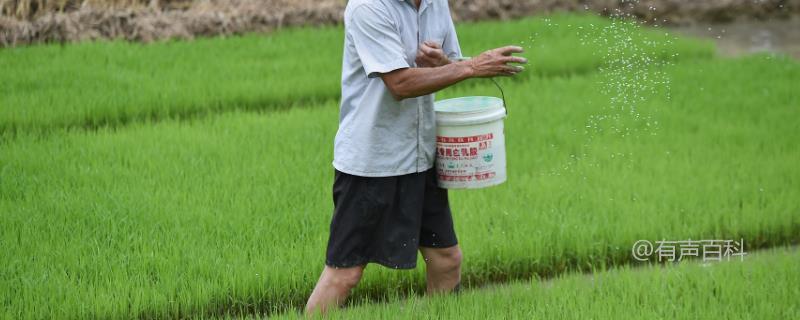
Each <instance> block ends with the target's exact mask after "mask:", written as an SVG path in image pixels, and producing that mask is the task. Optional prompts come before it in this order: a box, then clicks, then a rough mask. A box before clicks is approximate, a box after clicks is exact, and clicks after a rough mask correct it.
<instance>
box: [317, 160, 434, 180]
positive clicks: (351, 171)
mask: <svg viewBox="0 0 800 320" xmlns="http://www.w3.org/2000/svg"><path fill="white" fill-rule="evenodd" d="M333 168H334V169H336V170H339V171H341V172H344V173H346V174H349V175H354V176H359V177H375V178H377V177H393V176H402V175H406V174H411V173H420V172H425V171H428V170H430V169H431V168H433V164H430V165H427V166H425V168H423V169H422V170H421V171H419V170H417V169H416V168H413V169H407V170H399V171H362V170H355V169H350V168H347V167H344V166H342V165H340V164H337V163H336V162H335V161H334V162H333Z"/></svg>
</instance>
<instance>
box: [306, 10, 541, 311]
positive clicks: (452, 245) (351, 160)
mask: <svg viewBox="0 0 800 320" xmlns="http://www.w3.org/2000/svg"><path fill="white" fill-rule="evenodd" d="M344 25H345V42H344V59H343V65H342V101H341V110H340V112H341V113H340V117H339V130H338V132H337V134H336V139H335V142H334V160H333V166H334V168H335V177H334V184H333V202H334V215H333V219H332V221H331V225H330V238H329V240H328V247H327V259H326V263H325V264H326V266H325V268H324V270H323V271H322V275H321V276H320V278H319V281H318V283H317V285H316V287H315V288H314V291H313V293H312V294H311V297H309V299H308V304H307V305H306V312H307V313H312V312H318V311H321V312H323V313H324V312H325V311H326V310H327V309H329V308H331V307H336V306H338V305H339V304H341V303H342V302H343V301H344V300H345V298H346V297H347V295H348V294H349V292H350V290H351V289H352V288H353V287H355V286H356V284H358V282H359V280H360V279H361V275H362V271H363V270H364V267H365V266H366V264H367V263H370V262H373V263H378V264H381V265H383V266H386V267H390V268H395V269H411V268H415V267H416V261H417V249H419V251H420V252H421V253H422V256H423V258H424V259H425V263H426V276H427V291H428V293H438V292H451V291H454V290H458V288H459V283H460V280H461V250H460V249H459V247H458V242H457V240H456V234H455V231H454V229H453V220H452V217H451V213H450V206H449V203H448V199H447V191H446V190H444V189H441V188H439V187H438V186H437V185H436V172H435V169H433V165H434V159H435V147H436V146H435V144H436V123H435V118H434V116H435V114H434V110H433V101H434V97H433V93H434V92H436V91H439V90H442V89H444V88H446V87H448V86H450V85H453V84H456V83H458V82H460V81H463V80H465V79H468V78H474V77H494V76H511V75H514V74H516V73H518V72H521V71H522V67H519V66H511V65H508V63H526V62H527V61H526V59H524V58H521V57H514V56H512V54H513V53H520V52H522V48H520V47H514V46H509V47H504V48H498V49H494V50H490V51H487V52H484V53H482V54H481V55H480V56H478V57H476V58H474V59H471V60H466V61H456V60H458V59H459V58H461V50H460V48H459V44H458V38H457V36H456V32H455V28H454V26H453V20H452V18H451V17H450V10H449V8H448V4H447V0H351V1H349V3H348V4H347V8H346V9H345V13H344Z"/></svg>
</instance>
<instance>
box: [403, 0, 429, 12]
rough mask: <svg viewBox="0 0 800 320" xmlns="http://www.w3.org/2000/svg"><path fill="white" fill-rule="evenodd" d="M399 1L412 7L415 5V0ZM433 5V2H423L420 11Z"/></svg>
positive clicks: (424, 0)
mask: <svg viewBox="0 0 800 320" xmlns="http://www.w3.org/2000/svg"><path fill="white" fill-rule="evenodd" d="M397 1H400V2H408V3H410V4H411V5H412V6H413V5H414V2H413V1H414V0H397ZM432 3H433V0H422V2H421V4H420V6H419V9H420V11H421V10H422V9H424V8H425V7H429V6H430V5H431V4H432Z"/></svg>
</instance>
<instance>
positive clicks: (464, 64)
mask: <svg viewBox="0 0 800 320" xmlns="http://www.w3.org/2000/svg"><path fill="white" fill-rule="evenodd" d="M522 51H523V50H522V48H521V47H517V46H508V47H502V48H497V49H494V50H489V51H486V52H484V53H482V54H481V55H480V56H478V57H476V58H474V59H471V60H466V61H460V62H454V63H449V64H445V65H442V66H439V67H435V68H404V69H399V70H394V71H392V72H388V73H384V74H381V78H382V79H383V82H384V83H385V84H386V87H387V88H388V89H389V91H390V92H391V93H392V96H394V98H395V99H397V100H403V99H408V98H414V97H419V96H424V95H428V94H431V93H434V92H436V91H439V90H442V89H444V88H447V87H449V86H451V85H454V84H456V83H459V82H461V81H464V80H466V79H469V78H489V77H496V76H513V75H515V74H517V73H519V72H521V71H522V70H523V68H522V67H519V66H510V65H508V63H527V59H525V58H522V57H515V56H512V54H513V53H521V52H522Z"/></svg>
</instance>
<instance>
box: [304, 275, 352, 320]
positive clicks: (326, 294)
mask: <svg viewBox="0 0 800 320" xmlns="http://www.w3.org/2000/svg"><path fill="white" fill-rule="evenodd" d="M364 267H365V266H357V267H352V268H332V267H329V266H325V269H323V270H322V275H320V276H319V280H318V281H317V285H316V287H314V292H312V293H311V296H310V297H309V298H308V303H306V315H307V316H310V315H313V314H315V313H319V312H321V313H322V314H325V313H327V311H328V310H330V309H331V308H337V307H339V306H340V305H341V304H342V303H343V302H344V300H345V299H347V296H348V295H349V294H350V290H351V289H353V288H354V287H355V286H356V285H357V284H358V281H360V280H361V275H362V274H363V272H364Z"/></svg>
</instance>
